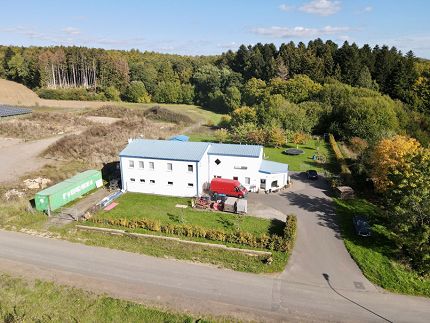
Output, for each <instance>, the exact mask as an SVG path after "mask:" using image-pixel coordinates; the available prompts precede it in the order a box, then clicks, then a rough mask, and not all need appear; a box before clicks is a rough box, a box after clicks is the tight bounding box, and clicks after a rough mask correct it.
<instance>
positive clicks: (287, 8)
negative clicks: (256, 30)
mask: <svg viewBox="0 0 430 323" xmlns="http://www.w3.org/2000/svg"><path fill="white" fill-rule="evenodd" d="M279 9H281V10H282V11H291V10H293V9H294V7H293V6H289V5H287V4H281V5H280V6H279Z"/></svg>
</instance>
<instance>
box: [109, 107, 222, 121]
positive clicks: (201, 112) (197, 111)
mask: <svg viewBox="0 0 430 323" xmlns="http://www.w3.org/2000/svg"><path fill="white" fill-rule="evenodd" d="M116 104H119V105H123V106H126V107H131V108H144V109H149V108H152V107H154V106H160V107H163V108H165V109H167V110H171V111H173V112H177V113H182V114H186V115H188V116H190V117H191V118H192V119H193V120H195V121H200V122H208V121H210V122H212V123H213V124H218V123H219V122H220V121H221V117H222V114H219V113H216V112H213V111H210V110H207V109H204V108H203V107H200V106H197V105H192V104H163V103H144V104H142V103H127V102H121V103H116Z"/></svg>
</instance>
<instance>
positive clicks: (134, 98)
mask: <svg viewBox="0 0 430 323" xmlns="http://www.w3.org/2000/svg"><path fill="white" fill-rule="evenodd" d="M122 97H123V99H124V100H125V101H128V102H135V103H149V102H151V96H150V95H149V94H148V92H147V91H146V88H145V84H143V82H140V81H132V82H131V83H130V84H129V85H128V86H127V88H126V89H125V92H124V94H123V96H122Z"/></svg>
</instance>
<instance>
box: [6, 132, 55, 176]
mask: <svg viewBox="0 0 430 323" xmlns="http://www.w3.org/2000/svg"><path fill="white" fill-rule="evenodd" d="M59 138H60V137H51V138H47V139H42V140H36V141H30V142H22V141H20V142H16V141H15V142H14V144H12V145H10V144H9V143H10V141H9V140H8V139H3V138H0V174H1V176H0V183H6V182H13V181H16V180H18V179H19V178H20V177H21V176H22V174H24V173H26V172H31V171H35V170H37V169H39V168H40V167H42V166H43V165H46V164H47V163H49V162H50V161H49V160H47V159H44V158H41V157H39V154H40V153H41V152H42V151H44V150H45V149H46V148H47V147H48V146H49V145H51V144H52V143H54V142H55V141H57V140H58V139H59ZM5 141H6V142H7V143H8V144H6V145H4V144H2V143H3V142H5Z"/></svg>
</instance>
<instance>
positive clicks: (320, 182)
mask: <svg viewBox="0 0 430 323" xmlns="http://www.w3.org/2000/svg"><path fill="white" fill-rule="evenodd" d="M290 176H291V179H292V180H293V181H300V182H305V183H307V184H309V186H311V187H313V188H316V189H318V190H319V191H321V192H322V193H324V194H325V195H326V196H329V197H332V196H333V192H332V191H331V189H330V185H329V184H328V182H327V180H326V178H325V177H324V174H321V173H318V179H316V180H311V179H308V178H307V176H306V173H305V172H300V173H294V174H291V175H290Z"/></svg>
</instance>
